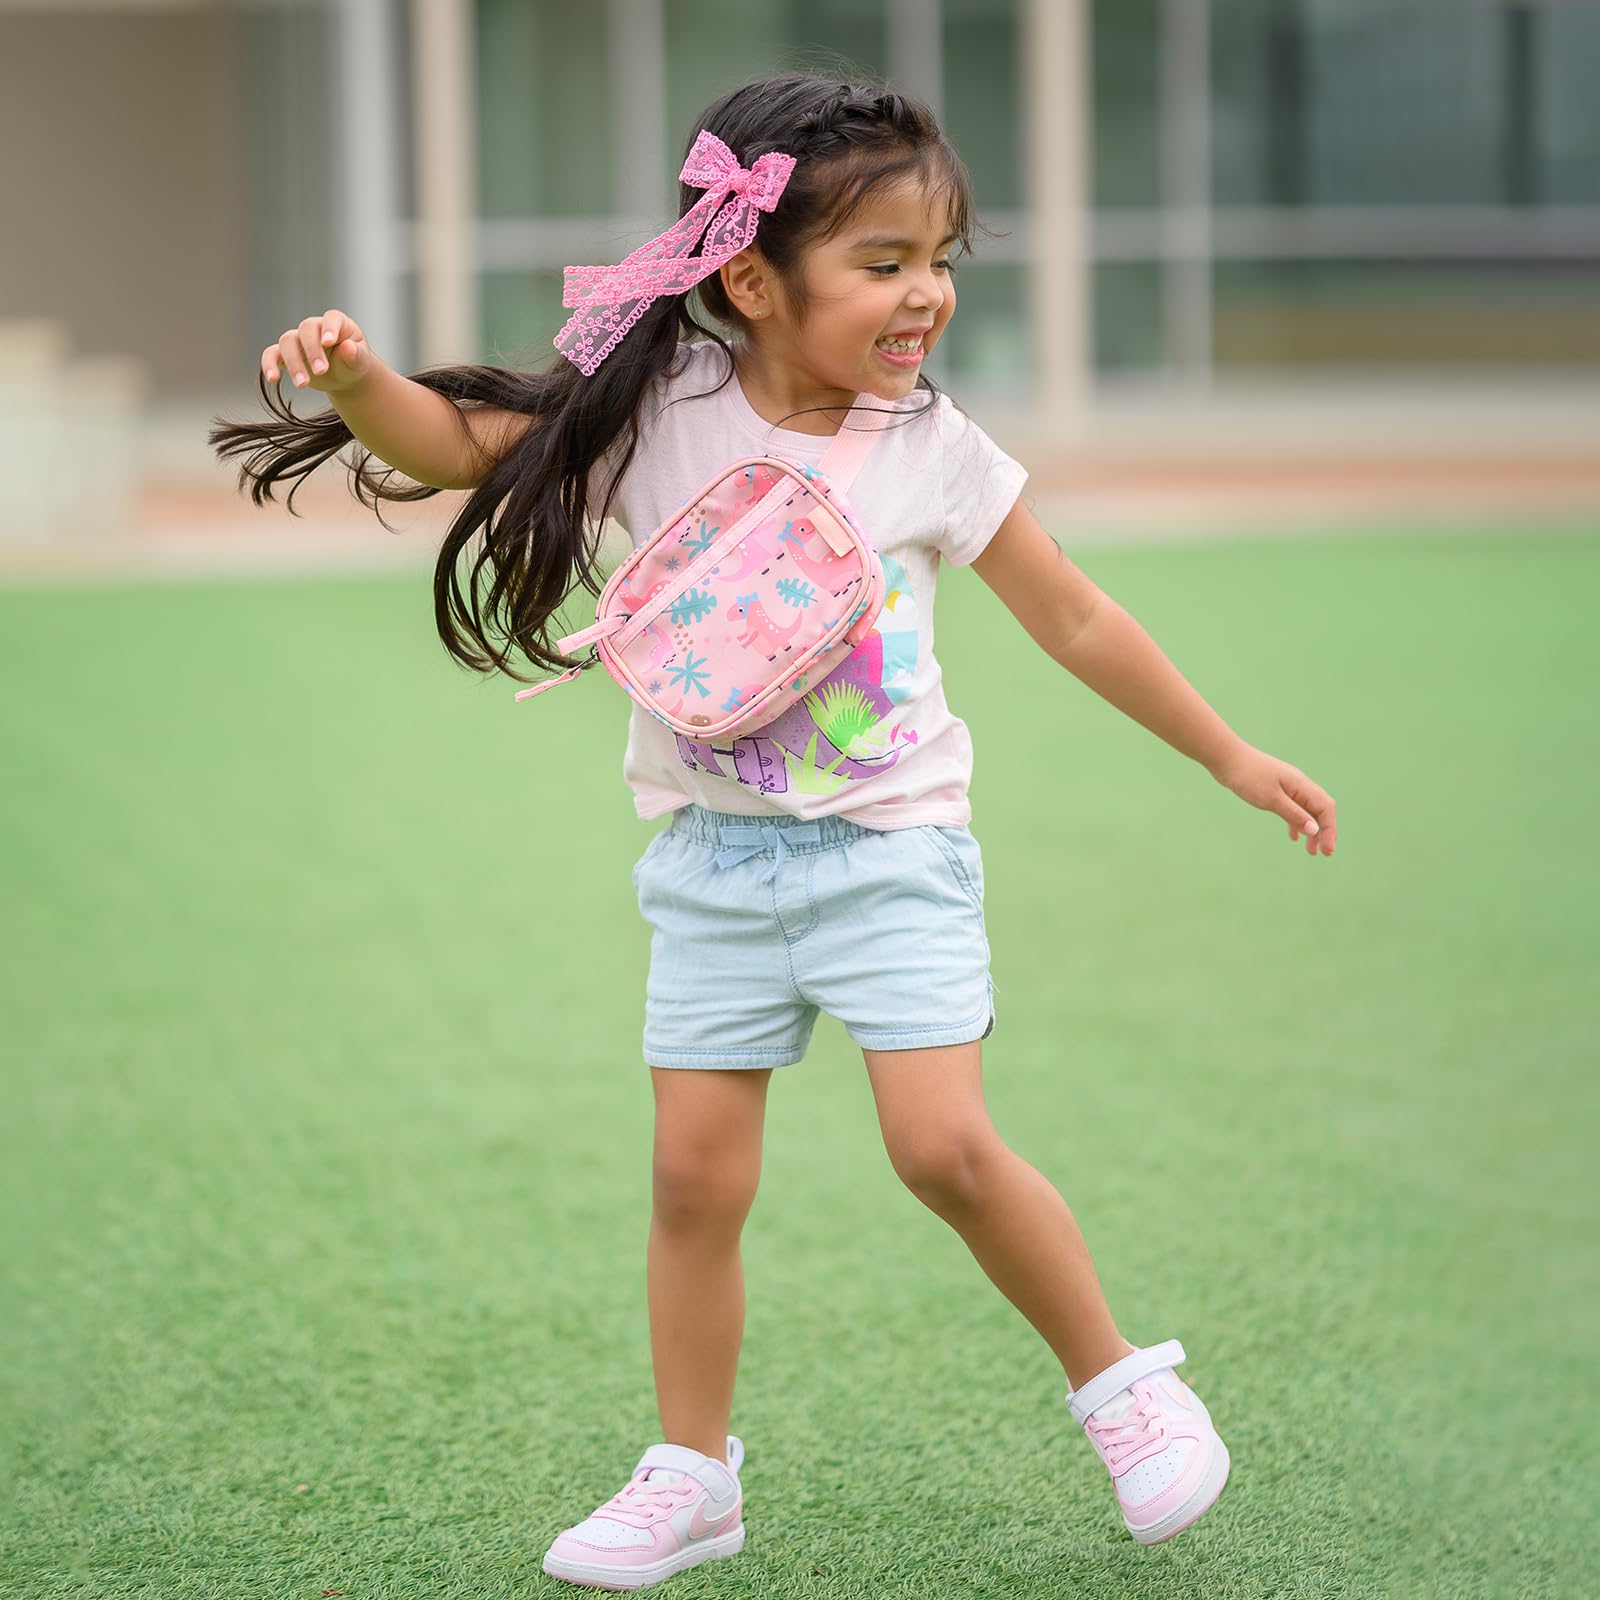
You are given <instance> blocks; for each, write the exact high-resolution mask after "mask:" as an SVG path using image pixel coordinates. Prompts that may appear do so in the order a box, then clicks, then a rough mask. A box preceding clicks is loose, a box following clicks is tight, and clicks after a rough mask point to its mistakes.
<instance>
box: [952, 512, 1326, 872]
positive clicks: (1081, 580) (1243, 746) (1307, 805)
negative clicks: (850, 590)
mask: <svg viewBox="0 0 1600 1600" xmlns="http://www.w3.org/2000/svg"><path fill="white" fill-rule="evenodd" d="M972 569H973V571H974V572H976V573H977V574H978V576H979V577H980V578H982V579H983V581H984V582H985V583H986V584H988V585H989V587H990V588H991V589H993V590H994V592H995V593H996V594H997V595H998V596H999V597H1000V599H1001V600H1002V601H1003V602H1004V604H1005V605H1006V607H1007V608H1008V609H1009V610H1010V611H1011V613H1012V614H1013V615H1014V616H1015V617H1016V619H1017V620H1018V621H1019V622H1020V623H1021V624H1022V625H1023V627H1024V628H1026V629H1027V631H1028V633H1029V634H1030V635H1031V636H1032V637H1033V639H1034V640H1035V642H1036V643H1037V644H1038V645H1039V647H1040V648H1041V649H1042V650H1044V651H1045V652H1046V653H1047V654H1049V655H1050V656H1052V657H1053V658H1054V659H1055V660H1056V661H1059V662H1060V663H1061V665H1062V666H1064V667H1065V668H1066V669H1067V671H1068V672H1070V673H1071V674H1072V675H1073V676H1074V677H1075V678H1077V679H1078V680H1079V682H1081V683H1085V684H1087V685H1088V686H1089V687H1090V688H1091V689H1093V690H1094V692H1095V693H1096V694H1098V695H1099V696H1100V697H1101V698H1102V699H1103V700H1107V701H1109V702H1110V703H1111V704H1112V705H1114V706H1115V707H1116V708H1117V710H1119V711H1121V712H1124V713H1125V714H1126V715H1128V716H1130V717H1132V718H1133V720H1134V721H1135V722H1138V723H1140V724H1142V725H1143V726H1144V727H1146V728H1148V729H1149V730H1150V731H1151V732H1152V733H1153V734H1155V735H1156V736H1157V737H1158V738H1162V739H1165V740H1166V742H1167V743H1168V744H1170V745H1171V746H1172V747H1173V748H1174V749H1175V750H1181V751H1182V752H1183V753H1184V755H1186V756H1189V757H1191V758H1192V759H1193V760H1195V761H1198V762H1199V763H1200V765H1201V766H1203V767H1204V768H1205V769H1206V771H1207V772H1209V773H1210V774H1211V776H1212V777H1213V778H1215V779H1216V780H1217V782H1218V783H1220V784H1221V785H1222V786H1223V787H1224V788H1226V789H1231V790H1232V791H1233V792H1234V793H1235V794H1236V795H1238V796H1239V797H1240V799H1242V800H1248V801H1249V802H1250V804H1251V805H1253V806H1258V807H1259V808H1260V809H1261V810H1263V811H1274V812H1276V813H1277V814H1278V815H1279V816H1280V817H1282V818H1284V820H1285V821H1287V822H1288V824H1289V838H1290V840H1291V841H1294V840H1297V839H1298V838H1299V837H1300V835H1301V833H1305V834H1307V835H1308V837H1307V840H1306V849H1307V852H1308V853H1309V854H1312V855H1316V854H1317V853H1318V852H1319V851H1320V853H1321V854H1323V855H1332V854H1333V847H1334V840H1335V838H1336V836H1337V832H1336V830H1337V824H1336V808H1335V804H1334V800H1333V797H1332V796H1331V795H1330V794H1328V792H1327V791H1326V790H1325V789H1322V788H1321V787H1319V786H1318V785H1317V784H1316V783H1314V782H1313V781H1312V780H1311V779H1310V778H1308V777H1307V776H1306V775H1305V773H1303V772H1302V771H1301V770H1300V769H1299V768H1298V767H1293V766H1290V765H1289V763H1288V762H1286V761H1279V760H1278V759H1277V758H1276V757H1275V756H1270V755H1268V754H1267V752H1266V751H1264V750H1258V749H1256V747H1255V746H1254V745H1252V744H1248V743H1247V742H1246V741H1245V740H1243V739H1241V738H1240V737H1239V735H1238V734H1237V733H1235V732H1234V731H1233V729H1232V728H1230V727H1229V726H1228V724H1227V723H1226V722H1224V721H1223V719H1222V718H1221V717H1220V716H1218V715H1217V713H1216V712H1215V711H1214V710H1212V708H1211V707H1210V706H1209V705H1208V704H1207V703H1206V702H1205V700H1204V699H1202V698H1201V696H1200V694H1199V692H1198V691H1197V690H1196V689H1195V688H1194V686H1193V685H1192V684H1191V683H1190V682H1189V681H1188V679H1186V678H1185V677H1184V676H1183V674H1182V673H1181V672H1179V671H1178V669H1177V668H1176V667H1175V666H1174V665H1173V664H1172V662H1171V661H1170V660H1169V659H1168V658H1167V656H1166V655H1165V653H1164V652H1163V651H1162V649H1161V647H1160V646H1159V645H1158V644H1157V643H1156V642H1155V640H1154V639H1152V638H1151V637H1150V635H1149V634H1148V633H1146V632H1145V630H1144V629H1143V628H1142V627H1141V626H1140V625H1139V623H1138V622H1137V621H1136V620H1135V619H1134V618H1133V617H1132V616H1131V615H1129V613H1128V612H1127V611H1125V610H1124V609H1123V608H1122V607H1121V606H1120V605H1118V604H1117V602H1116V601H1115V600H1113V599H1112V598H1111V596H1110V595H1108V594H1107V593H1106V592H1105V591H1104V590H1103V589H1101V588H1100V587H1099V586H1098V585H1097V584H1096V583H1095V582H1094V581H1093V580H1092V579H1090V578H1089V577H1088V576H1087V575H1086V574H1085V573H1084V572H1082V571H1080V570H1079V568H1078V567H1077V566H1075V565H1074V564H1073V563H1072V562H1071V561H1070V560H1068V558H1067V556H1066V554H1065V552H1063V550H1062V549H1061V547H1060V546H1059V545H1058V544H1057V543H1056V542H1055V540H1054V539H1052V538H1051V537H1050V535H1049V534H1048V533H1046V532H1045V530H1044V528H1043V527H1042V526H1041V525H1040V523H1039V522H1038V520H1037V519H1036V518H1035V517H1034V515H1033V513H1032V512H1031V511H1029V510H1028V508H1027V507H1026V506H1025V505H1023V503H1022V501H1021V500H1018V501H1017V503H1016V504H1015V505H1014V506H1013V507H1012V508H1011V510H1010V511H1009V512H1008V513H1007V514H1006V519H1005V521H1004V522H1002V523H1001V524H1000V526H999V528H998V529H997V530H996V531H995V534H994V537H993V538H992V539H990V541H989V543H988V544H987V545H985V546H984V548H983V550H982V551H981V553H980V554H979V556H978V558H977V560H976V561H974V562H973V563H972Z"/></svg>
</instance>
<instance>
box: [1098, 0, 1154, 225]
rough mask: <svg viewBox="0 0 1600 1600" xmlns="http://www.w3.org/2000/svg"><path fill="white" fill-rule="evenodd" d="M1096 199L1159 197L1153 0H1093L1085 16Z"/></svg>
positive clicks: (1139, 202)
mask: <svg viewBox="0 0 1600 1600" xmlns="http://www.w3.org/2000/svg"><path fill="white" fill-rule="evenodd" d="M1090 31H1091V51H1090V57H1091V82H1092V84H1093V91H1094V202H1095V204H1096V205H1097V206H1154V205H1159V204H1160V203H1161V106H1160V98H1159V91H1160V83H1161V58H1160V48H1159V47H1160V27H1159V9H1158V3H1157V0H1095V3H1094V7H1093V15H1092V23H1091V30H1090Z"/></svg>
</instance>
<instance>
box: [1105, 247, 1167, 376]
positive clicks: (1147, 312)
mask: <svg viewBox="0 0 1600 1600" xmlns="http://www.w3.org/2000/svg"><path fill="white" fill-rule="evenodd" d="M1161 279H1162V274H1161V268H1160V267H1159V266H1157V265H1156V264H1155V263H1154V262H1148V261H1129V262H1122V261H1108V262H1102V263H1101V264H1100V265H1099V266H1097V267H1096V268H1095V271H1094V359H1095V366H1096V367H1097V368H1098V369H1100V370H1101V371H1104V372H1126V371H1130V370H1138V369H1146V368H1152V367H1159V366H1160V365H1161V364H1162V362H1163V361H1164V360H1165V359H1166V352H1165V350H1164V349H1163V347H1162V337H1163V326H1162V311H1161V293H1162V281H1161Z"/></svg>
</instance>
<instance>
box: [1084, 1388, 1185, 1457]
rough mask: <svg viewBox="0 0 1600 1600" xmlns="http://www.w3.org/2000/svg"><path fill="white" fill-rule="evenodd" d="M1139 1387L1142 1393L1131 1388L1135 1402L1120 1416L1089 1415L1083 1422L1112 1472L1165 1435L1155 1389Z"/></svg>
mask: <svg viewBox="0 0 1600 1600" xmlns="http://www.w3.org/2000/svg"><path fill="white" fill-rule="evenodd" d="M1140 1388H1142V1389H1143V1391H1144V1392H1143V1393H1142V1394H1140V1392H1139V1390H1137V1389H1136V1390H1134V1391H1133V1392H1134V1394H1135V1395H1136V1396H1137V1397H1138V1403H1137V1404H1136V1405H1135V1406H1134V1407H1133V1409H1132V1410H1130V1411H1128V1412H1126V1413H1125V1414H1124V1415H1123V1416H1120V1417H1116V1418H1108V1419H1107V1420H1106V1421H1104V1422H1101V1421H1099V1420H1097V1419H1096V1418H1095V1417H1090V1418H1089V1419H1088V1421H1087V1422H1085V1423H1084V1429H1085V1431H1086V1432H1087V1433H1088V1434H1089V1435H1090V1436H1091V1437H1092V1438H1094V1439H1095V1440H1096V1441H1097V1442H1098V1443H1099V1444H1100V1446H1101V1448H1102V1450H1103V1451H1104V1453H1105V1458H1106V1465H1107V1466H1108V1467H1109V1468H1110V1469H1111V1470H1112V1471H1113V1472H1115V1471H1116V1470H1117V1468H1118V1467H1120V1466H1122V1465H1123V1464H1124V1463H1125V1462H1127V1461H1129V1460H1131V1459H1132V1457H1134V1456H1135V1455H1137V1454H1138V1453H1139V1452H1140V1451H1142V1450H1144V1449H1145V1448H1146V1447H1147V1446H1149V1445H1152V1444H1159V1443H1161V1442H1162V1441H1163V1440H1164V1439H1165V1438H1166V1437H1167V1424H1166V1418H1165V1417H1164V1416H1163V1414H1162V1411H1161V1402H1160V1401H1159V1400H1157V1399H1156V1395H1155V1390H1154V1389H1151V1388H1150V1387H1148V1386H1147V1385H1141V1386H1140Z"/></svg>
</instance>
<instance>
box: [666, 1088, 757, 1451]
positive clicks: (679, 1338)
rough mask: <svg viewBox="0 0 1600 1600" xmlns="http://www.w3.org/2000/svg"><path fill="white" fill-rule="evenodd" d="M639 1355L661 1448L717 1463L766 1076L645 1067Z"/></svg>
mask: <svg viewBox="0 0 1600 1600" xmlns="http://www.w3.org/2000/svg"><path fill="white" fill-rule="evenodd" d="M650 1076H651V1080H652V1082H653V1084H654V1087H655V1097H656V1127H655V1159H654V1169H653V1205H652V1209H651V1216H650V1250H649V1281H650V1347H651V1352H652V1355H653V1357H654V1362H655V1375H656V1401H657V1404H658V1406H659V1408H660V1411H661V1430H662V1438H663V1439H665V1440H666V1441H667V1443H669V1444H683V1445H688V1446H689V1448H690V1449H692V1450H699V1451H700V1452H701V1453H702V1454H704V1455H708V1456H714V1457H716V1459H717V1460H718V1461H725V1460H726V1459H727V1451H728V1419H729V1413H730V1411H731V1409H732V1406H733V1380H734V1373H735V1370H736V1368H737V1366H738V1363H739V1344H740V1341H741V1340H742V1338H743V1337H744V1268H743V1266H742V1264H741V1263H740V1260H739V1233H740V1230H741V1229H742V1228H743V1226H744V1219H745V1217H746V1215H747V1214H748V1213H749V1210H750V1206H751V1203H752V1202H753V1201H754V1199H755V1194H756V1185H757V1184H758V1183H759V1182H760V1178H761V1133H762V1125H763V1121H764V1118H765V1113H766V1104H767V1084H768V1082H769V1080H770V1079H771V1077H772V1069H771V1068H770V1067H768V1068H759V1069H755V1070H734V1069H729V1070H726V1071H721V1070H711V1071H702V1070H698V1069H696V1070H690V1069H686V1068H663V1067H652V1068H651V1069H650Z"/></svg>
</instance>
